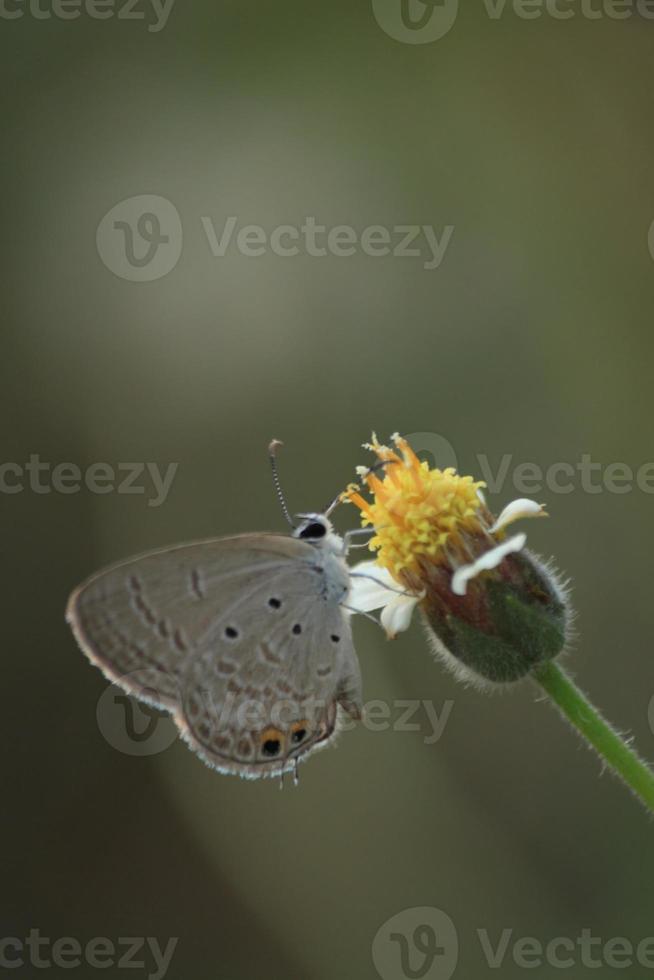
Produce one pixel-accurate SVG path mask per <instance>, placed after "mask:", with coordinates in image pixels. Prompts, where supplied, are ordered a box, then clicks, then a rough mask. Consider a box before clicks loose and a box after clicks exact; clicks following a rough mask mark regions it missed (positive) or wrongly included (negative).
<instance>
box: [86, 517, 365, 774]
mask: <svg viewBox="0 0 654 980" xmlns="http://www.w3.org/2000/svg"><path fill="white" fill-rule="evenodd" d="M335 580H338V583H337V587H335V585H334V583H335ZM328 586H329V587H328ZM348 587H349V574H348V572H347V569H346V566H345V565H344V563H343V562H341V561H340V560H337V559H335V558H334V557H333V556H330V555H325V554H322V553H321V551H320V550H319V549H316V548H315V547H314V546H312V545H310V544H308V543H306V542H304V541H300V540H298V539H295V538H290V537H287V536H285V535H276V534H252V535H240V536H237V537H233V538H223V539H218V540H210V541H203V542H198V543H195V544H189V545H180V546H179V547H175V548H168V549H164V550H162V551H157V552H151V553H149V554H145V555H141V556H139V557H136V558H133V559H130V560H128V561H125V562H121V563H120V564H118V565H114V566H112V567H110V568H108V569H106V570H105V571H102V572H100V573H98V574H97V575H95V576H93V577H92V578H91V579H90V580H89V581H87V582H86V583H84V584H83V585H82V586H80V587H79V588H78V589H76V590H75V592H74V593H73V594H72V596H71V598H70V600H69V604H68V610H67V619H68V621H69V623H70V625H71V627H72V629H73V631H74V633H75V636H76V638H77V640H78V642H79V644H80V646H81V648H82V650H83V651H84V652H85V653H86V655H87V656H88V657H89V659H90V660H91V661H92V662H93V663H95V664H97V665H98V666H99V667H100V668H101V669H102V671H103V673H104V674H105V676H107V677H108V678H109V679H110V680H112V681H114V682H115V683H117V684H119V685H120V686H121V687H123V689H124V690H126V691H128V692H129V693H131V694H135V695H137V696H138V697H140V698H141V699H143V700H146V701H149V702H150V703H153V704H156V705H158V706H160V707H164V708H167V709H168V710H170V711H172V712H173V713H174V716H175V720H176V722H177V724H178V726H179V728H180V730H181V731H182V733H183V734H184V736H185V737H186V738H187V740H188V741H189V743H190V744H191V746H192V747H193V748H194V749H195V750H196V751H197V752H198V753H199V754H200V755H201V756H202V757H203V758H204V759H205V761H207V762H208V763H209V764H211V765H215V766H216V767H217V768H220V769H223V770H224V771H236V772H243V774H247V775H264V774H272V773H273V772H279V771H282V770H283V769H284V768H288V767H290V765H291V764H294V761H295V760H296V759H298V758H299V757H301V756H302V755H305V754H307V753H308V752H309V751H311V750H312V749H313V748H316V747H318V745H322V744H326V742H327V741H328V740H329V738H331V736H332V734H333V733H334V730H335V727H336V720H337V714H338V711H337V705H338V704H339V703H340V704H341V705H342V706H343V707H344V708H345V709H346V710H347V711H349V712H350V713H351V714H352V715H354V716H358V714H359V713H360V703H361V694H360V676H359V667H358V662H357V659H356V655H355V652H354V647H353V645H352V639H351V633H350V628H349V621H348V617H347V616H346V615H345V614H344V612H343V610H342V609H341V607H340V605H339V601H340V598H343V597H344V596H345V594H346V592H347V589H348ZM298 627H299V631H298V629H297V628H298ZM333 637H338V639H333ZM287 701H290V702H291V704H292V705H293V707H294V711H290V708H289V707H288V705H286V707H285V708H284V707H283V706H281V705H280V702H287ZM251 702H256V704H255V705H254V706H253V705H252V704H251ZM198 705H200V707H199V708H198ZM284 710H285V711H286V722H287V724H286V727H285V728H283V727H282V721H283V720H284V719H283V718H282V717H281V714H283V713H284ZM248 711H250V715H248ZM257 711H258V712H259V716H260V724H259V722H258V721H256V719H255V720H254V721H253V720H252V719H253V717H254V714H255V713H256V712H257ZM280 712H281V714H280ZM291 715H292V717H291ZM271 731H273V735H274V733H275V732H280V733H281V735H280V737H279V739H278V741H279V742H280V745H279V752H275V753H274V754H271V749H272V745H271V744H270V743H274V742H275V740H276V736H274V737H266V738H264V737H263V735H264V734H266V735H268V736H270V734H271ZM300 732H302V733H303V734H302V736H300V734H299V733H300ZM246 743H248V748H247V749H246ZM266 743H269V744H267V745H266ZM264 746H266V747H265V748H264Z"/></svg>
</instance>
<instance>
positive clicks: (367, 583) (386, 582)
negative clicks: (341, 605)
mask: <svg viewBox="0 0 654 980" xmlns="http://www.w3.org/2000/svg"><path fill="white" fill-rule="evenodd" d="M352 573H356V576H357V577H354V578H351V579H350V595H349V597H348V600H347V603H348V606H352V607H353V608H354V609H359V610H361V612H370V611H371V610H372V609H381V607H382V606H385V605H387V604H388V603H389V602H390V601H391V599H394V598H396V597H397V590H398V589H399V588H401V586H399V585H398V584H397V582H396V581H395V579H394V578H393V576H392V575H391V573H390V572H389V570H388V569H387V568H383V567H382V566H381V565H378V564H377V562H376V561H361V562H359V564H358V565H354V567H353V568H352V569H350V575H352ZM360 575H365V576H370V578H359V577H358V576H360ZM373 580H374V581H373Z"/></svg>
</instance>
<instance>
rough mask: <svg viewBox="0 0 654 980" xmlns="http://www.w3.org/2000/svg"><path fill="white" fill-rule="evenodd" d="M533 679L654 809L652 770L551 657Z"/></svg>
mask: <svg viewBox="0 0 654 980" xmlns="http://www.w3.org/2000/svg"><path fill="white" fill-rule="evenodd" d="M534 679H535V680H536V681H537V682H538V683H539V684H540V685H541V687H542V688H543V689H544V690H545V691H546V692H547V694H548V695H549V696H550V698H551V699H552V701H553V702H554V704H555V705H556V707H557V708H558V709H559V711H560V712H561V714H562V715H563V716H564V717H565V718H567V719H568V721H569V722H570V724H571V725H572V726H573V727H574V728H576V729H577V731H578V732H579V733H580V735H582V736H583V737H584V738H585V739H586V741H587V742H589V743H590V745H591V746H592V747H593V748H594V749H595V750H596V752H597V753H598V755H599V756H600V758H601V759H603V760H604V762H606V764H607V765H608V766H609V767H610V768H611V769H612V770H613V772H615V773H616V775H618V776H619V777H620V778H621V779H623V780H624V781H625V783H626V784H627V786H629V788H630V789H632V790H633V792H634V793H635V794H636V796H639V797H640V799H641V800H642V801H643V803H644V804H645V806H646V807H648V808H649V809H650V810H651V811H652V812H654V772H653V771H652V769H650V767H649V766H648V765H647V763H646V762H644V761H643V760H642V759H641V758H640V756H638V755H637V753H636V752H634V750H633V749H632V748H631V747H630V745H629V744H628V743H627V742H626V741H625V740H624V738H623V737H622V736H621V735H619V734H618V732H616V730H615V729H614V728H612V727H611V725H610V724H609V723H608V722H607V721H605V719H604V718H602V716H601V714H600V713H599V711H598V710H597V708H596V707H595V706H594V705H592V704H591V703H590V701H589V700H588V698H587V697H586V696H585V694H584V693H583V692H582V691H580V690H579V688H578V687H577V685H576V684H575V683H574V681H573V680H572V679H571V678H570V677H569V676H568V674H566V672H565V671H564V670H562V669H561V667H559V666H558V664H556V663H555V662H554V661H553V660H550V661H548V663H546V664H544V665H543V666H542V667H539V668H538V669H537V670H535V671H534Z"/></svg>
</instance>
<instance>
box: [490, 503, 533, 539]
mask: <svg viewBox="0 0 654 980" xmlns="http://www.w3.org/2000/svg"><path fill="white" fill-rule="evenodd" d="M522 517H547V514H546V513H545V511H544V509H543V504H537V503H536V501H535V500H528V499H527V498H526V497H521V498H520V499H519V500H512V501H511V503H510V504H507V505H506V507H505V508H504V510H503V511H502V513H501V514H500V516H499V517H498V518H497V520H496V521H495V523H494V524H493V526H492V527H491V528H490V529H489V530H490V533H491V534H494V533H495V531H501V530H502V528H505V527H506V526H507V524H512V523H513V521H519V520H520V519H521V518H522Z"/></svg>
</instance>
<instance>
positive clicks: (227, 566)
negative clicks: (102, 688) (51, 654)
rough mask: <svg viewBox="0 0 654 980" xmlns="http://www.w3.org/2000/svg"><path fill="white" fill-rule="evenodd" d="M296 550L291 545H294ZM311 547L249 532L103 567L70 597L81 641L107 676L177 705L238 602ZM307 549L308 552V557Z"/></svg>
mask: <svg viewBox="0 0 654 980" xmlns="http://www.w3.org/2000/svg"><path fill="white" fill-rule="evenodd" d="M289 546H290V547H289ZM310 551H311V549H310V547H309V546H308V545H305V544H304V542H299V541H294V540H293V539H291V538H288V537H286V536H284V535H278V534H245V535H238V536H236V537H232V538H220V539H214V540H208V541H199V542H195V543H193V544H186V545H180V546H178V547H174V548H164V549H161V550H159V551H152V552H149V553H147V554H144V555H139V556H136V557H134V558H131V559H128V560H127V561H124V562H120V563H118V564H116V565H112V566H111V567H109V568H107V569H104V570H103V571H101V572H98V573H97V574H96V575H94V576H92V578H90V579H89V580H88V581H86V582H85V583H83V584H82V585H81V586H79V588H77V589H76V590H75V591H74V592H73V594H72V595H71V597H70V599H69V602H68V607H67V610H66V619H67V620H68V622H69V624H70V626H71V628H72V630H73V632H74V634H75V637H76V638H77V641H78V643H79V645H80V647H81V648H82V650H83V651H84V653H85V654H86V655H87V656H88V657H89V659H90V660H91V661H92V662H93V663H95V664H97V666H99V667H100V668H101V669H102V671H103V673H104V674H105V676H106V677H108V678H109V680H112V681H114V682H116V683H118V684H120V685H121V686H122V687H124V688H125V689H126V690H127V691H129V692H130V693H132V694H136V695H138V696H140V697H142V698H144V699H145V700H148V701H151V702H152V703H154V704H157V705H160V706H162V707H174V706H175V704H176V703H177V701H178V689H179V676H180V671H181V665H182V664H183V663H184V661H185V660H186V659H187V658H188V656H189V655H190V654H191V653H192V652H193V651H194V650H195V649H196V648H197V644H198V642H199V641H201V639H202V636H203V634H204V632H205V631H206V630H207V629H209V628H210V627H211V626H212V625H214V624H215V622H216V620H217V619H219V618H220V616H221V615H227V614H228V613H229V607H230V604H231V603H243V602H247V597H248V595H249V594H250V593H251V592H252V591H253V590H255V589H257V588H258V587H260V586H261V584H262V582H263V581H265V580H267V579H268V578H274V577H275V575H277V574H279V573H280V571H283V569H284V567H285V566H289V565H290V564H292V563H293V562H295V561H297V560H298V558H302V557H306V558H309V557H310ZM301 552H304V555H302V554H301Z"/></svg>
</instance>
